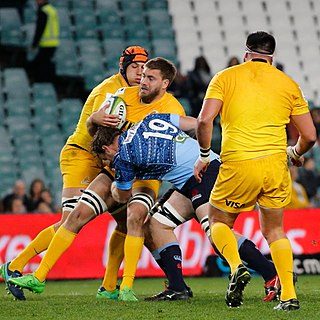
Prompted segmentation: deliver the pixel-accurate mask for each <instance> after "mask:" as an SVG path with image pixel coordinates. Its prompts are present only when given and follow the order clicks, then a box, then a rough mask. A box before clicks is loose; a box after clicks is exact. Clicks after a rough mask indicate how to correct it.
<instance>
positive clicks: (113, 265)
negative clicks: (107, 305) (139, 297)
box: [102, 230, 126, 291]
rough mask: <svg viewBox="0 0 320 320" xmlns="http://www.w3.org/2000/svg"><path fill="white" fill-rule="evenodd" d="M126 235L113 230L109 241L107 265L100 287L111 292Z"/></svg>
mask: <svg viewBox="0 0 320 320" xmlns="http://www.w3.org/2000/svg"><path fill="white" fill-rule="evenodd" d="M125 240H126V234H125V233H122V232H120V231H118V230H114V231H113V233H112V235H111V237H110V241H109V252H108V265H107V267H106V272H105V274H104V278H103V281H102V286H103V287H104V288H105V289H106V290H108V291H112V290H115V289H116V286H117V280H118V272H119V268H120V265H121V262H122V260H123V256H124V242H125Z"/></svg>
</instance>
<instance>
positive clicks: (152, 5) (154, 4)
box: [145, 0, 168, 10]
mask: <svg viewBox="0 0 320 320" xmlns="http://www.w3.org/2000/svg"><path fill="white" fill-rule="evenodd" d="M145 5H146V9H147V10H150V9H167V8H168V5H167V1H166V0H158V1H154V0H145Z"/></svg>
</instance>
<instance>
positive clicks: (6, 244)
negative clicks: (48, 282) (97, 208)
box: [0, 209, 320, 279]
mask: <svg viewBox="0 0 320 320" xmlns="http://www.w3.org/2000/svg"><path fill="white" fill-rule="evenodd" d="M59 220H60V214H22V215H9V214H6V215H1V225H0V264H2V263H4V262H5V261H10V260H12V259H13V258H14V257H15V256H16V255H17V254H18V253H19V252H20V251H21V250H22V249H23V248H24V247H25V246H27V245H28V243H29V242H30V241H31V240H32V239H33V238H34V237H35V236H36V235H37V234H38V232H39V231H41V230H42V229H44V228H45V227H47V226H49V225H51V224H53V223H55V222H57V221H59ZM284 221H285V223H284V227H285V230H286V233H287V235H288V237H289V239H290V241H291V244H292V248H293V252H294V258H295V259H294V264H295V265H294V268H295V272H297V274H304V273H308V274H320V209H304V210H288V211H286V212H285V219H284ZM114 225H115V222H114V220H113V218H112V217H111V216H109V215H108V214H105V215H102V216H100V217H98V218H96V219H95V220H93V221H92V222H90V223H89V224H88V225H86V226H85V227H84V228H83V229H82V231H81V232H80V233H79V235H78V237H77V238H76V240H75V241H74V243H73V244H72V246H71V247H70V249H69V250H68V251H67V252H66V253H65V254H64V255H63V256H62V257H61V259H60V260H59V261H58V262H57V264H56V265H55V267H54V268H53V269H52V270H51V272H50V273H49V277H48V279H86V278H102V277H103V275H104V270H105V265H106V263H107V257H108V242H109V238H110V236H111V233H112V231H113V229H114ZM235 229H236V230H237V231H239V232H241V233H242V234H244V235H245V236H246V237H248V238H249V239H251V240H252V241H253V242H254V243H256V245H257V247H258V248H259V249H260V250H261V251H262V253H263V254H265V255H268V254H269V253H270V252H269V249H268V245H267V243H266V241H265V240H264V239H263V237H262V234H261V232H260V230H259V222H258V213H257V212H256V211H253V212H249V213H243V214H241V215H240V216H239V219H238V220H237V224H236V226H235ZM175 232H176V234H177V237H178V239H179V241H180V244H181V247H182V250H183V270H184V275H186V276H200V275H207V276H223V275H225V274H226V273H227V272H228V269H227V268H226V265H225V264H224V263H223V262H222V261H221V259H219V258H217V257H216V256H215V255H214V252H213V250H212V248H211V246H210V244H209V241H208V240H207V239H206V237H205V235H204V234H203V232H202V230H201V228H200V225H199V224H198V223H197V222H196V221H195V220H192V221H189V222H188V223H185V224H184V225H182V226H180V227H179V228H177V230H176V231H175ZM41 256H43V254H41V255H40V256H37V257H35V258H34V259H32V260H31V261H30V263H29V264H28V265H27V266H26V268H25V270H24V272H32V271H34V270H35V269H36V268H37V266H38V265H39V263H40V258H41ZM121 274H122V267H121V270H120V273H119V276H120V275H121ZM157 276H163V273H162V271H161V270H160V269H159V268H158V267H157V265H156V263H155V262H154V260H153V258H152V256H151V254H150V253H149V252H148V250H146V249H145V248H144V250H143V252H142V255H141V258H140V261H139V264H138V270H137V277H157Z"/></svg>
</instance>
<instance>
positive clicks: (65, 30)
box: [57, 7, 74, 47]
mask: <svg viewBox="0 0 320 320" xmlns="http://www.w3.org/2000/svg"><path fill="white" fill-rule="evenodd" d="M57 12H58V16H59V29H60V32H59V36H60V38H61V39H72V37H73V31H74V27H73V25H72V23H71V17H70V14H69V10H68V8H66V7H58V8H57ZM61 45H62V44H61V43H60V47H61Z"/></svg>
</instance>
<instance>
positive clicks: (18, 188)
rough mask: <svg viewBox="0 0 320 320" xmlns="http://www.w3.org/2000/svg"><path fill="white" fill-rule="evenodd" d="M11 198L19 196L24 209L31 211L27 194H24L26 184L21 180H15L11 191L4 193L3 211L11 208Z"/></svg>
mask: <svg viewBox="0 0 320 320" xmlns="http://www.w3.org/2000/svg"><path fill="white" fill-rule="evenodd" d="M13 198H20V199H21V200H22V203H23V205H24V207H25V208H26V210H27V211H31V202H30V199H29V197H28V195H27V194H26V185H25V182H24V181H23V180H17V181H16V183H15V185H14V187H13V190H12V193H10V194H8V195H6V196H5V197H4V198H3V209H4V212H9V211H10V210H11V204H12V199H13Z"/></svg>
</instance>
